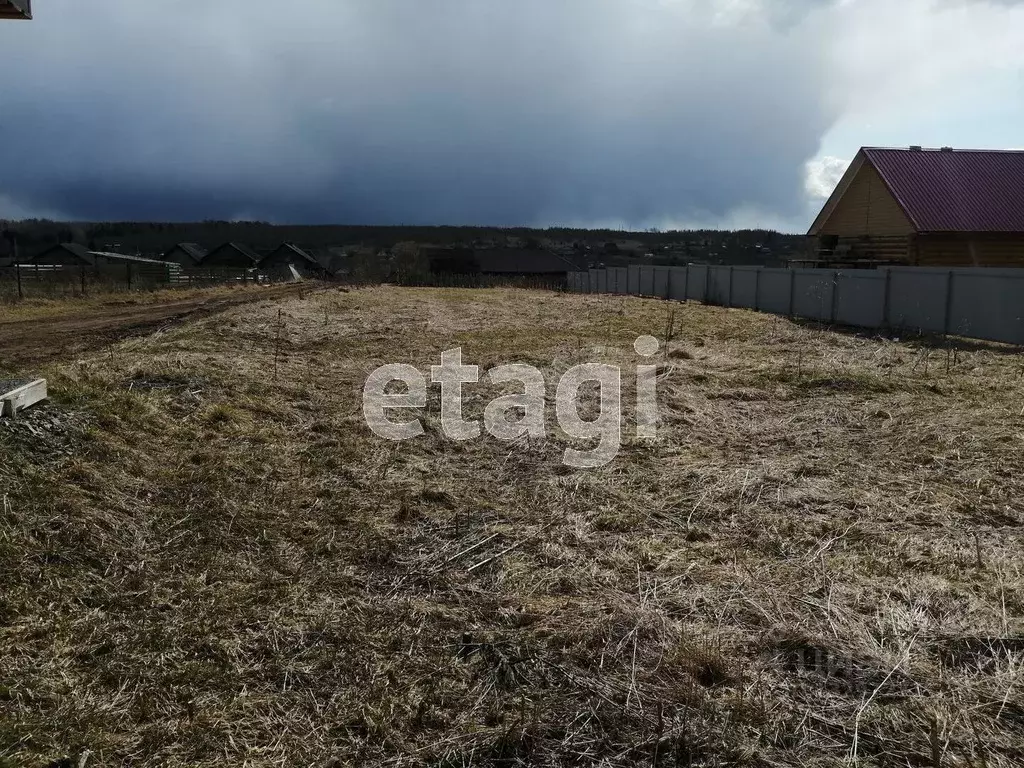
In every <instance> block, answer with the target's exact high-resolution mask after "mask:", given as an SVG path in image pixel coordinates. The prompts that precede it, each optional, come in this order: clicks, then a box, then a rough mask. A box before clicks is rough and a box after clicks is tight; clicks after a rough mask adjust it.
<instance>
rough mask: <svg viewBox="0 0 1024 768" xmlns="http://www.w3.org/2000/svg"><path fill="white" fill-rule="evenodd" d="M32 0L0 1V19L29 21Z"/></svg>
mask: <svg viewBox="0 0 1024 768" xmlns="http://www.w3.org/2000/svg"><path fill="white" fill-rule="evenodd" d="M31 18H32V0H0V19H31Z"/></svg>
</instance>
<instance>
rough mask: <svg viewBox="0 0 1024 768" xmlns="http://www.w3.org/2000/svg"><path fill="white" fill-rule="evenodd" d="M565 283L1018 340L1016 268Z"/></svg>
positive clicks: (612, 277) (637, 272)
mask: <svg viewBox="0 0 1024 768" xmlns="http://www.w3.org/2000/svg"><path fill="white" fill-rule="evenodd" d="M568 290H569V291H570V292H575V293H610V294H621V295H632V296H653V297H658V298H663V299H673V300H676V301H703V302H705V303H707V304H717V305H720V306H724V307H745V308H749V309H756V310H759V311H762V312H771V313H774V314H779V315H788V316H791V317H801V318H807V319H810V320H818V321H820V322H823V323H829V324H832V325H849V326H858V327H863V328H879V329H888V330H903V331H911V332H919V333H943V334H955V335H958V336H967V337H970V338H975V339H987V340H991V341H1003V342H1008V343H1011V344H1024V269H985V268H978V269H970V268H967V269H936V268H928V267H887V268H883V269H877V270H867V269H857V270H836V269H773V268H769V267H728V266H708V265H704V264H691V265H689V266H686V267H646V266H631V267H610V268H607V269H591V270H590V271H588V272H572V273H570V274H569V280H568Z"/></svg>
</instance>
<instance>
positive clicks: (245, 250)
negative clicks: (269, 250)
mask: <svg viewBox="0 0 1024 768" xmlns="http://www.w3.org/2000/svg"><path fill="white" fill-rule="evenodd" d="M225 249H231V250H234V251H238V252H239V253H240V254H242V255H243V256H246V257H248V258H249V260H250V261H252V263H253V264H254V265H255V264H258V263H259V262H260V261H261V260H262V259H263V257H262V256H260V255H259V254H258V253H256V251H254V250H253V249H252V248H250V247H249V246H247V245H242V244H241V243H224V245H221V246H218V247H216V248H214V249H213V250H212V251H210V252H209V253H208V254H206V256H205V257H204V260H205V259H206V258H209V257H210V256H213V254H215V253H220V252H221V251H223V250H225Z"/></svg>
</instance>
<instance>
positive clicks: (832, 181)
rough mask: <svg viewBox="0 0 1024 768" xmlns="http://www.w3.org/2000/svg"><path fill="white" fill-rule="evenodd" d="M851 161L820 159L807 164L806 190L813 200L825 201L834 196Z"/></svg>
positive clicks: (839, 158)
mask: <svg viewBox="0 0 1024 768" xmlns="http://www.w3.org/2000/svg"><path fill="white" fill-rule="evenodd" d="M849 167H850V161H849V160H848V159H845V158H842V157H830V156H829V155H826V156H825V157H819V158H816V159H814V160H810V161H808V163H807V175H806V177H805V180H804V189H805V190H806V191H807V195H808V196H809V197H810V198H811V199H812V200H825V199H827V198H829V197H830V196H831V195H832V192H833V190H835V188H836V185H837V184H839V180H840V179H842V178H843V174H844V173H846V169H847V168H849Z"/></svg>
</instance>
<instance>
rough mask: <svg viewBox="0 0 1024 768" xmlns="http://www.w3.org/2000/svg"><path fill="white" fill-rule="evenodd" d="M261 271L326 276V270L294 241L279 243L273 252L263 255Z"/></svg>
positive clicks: (302, 275) (303, 275) (301, 275)
mask: <svg viewBox="0 0 1024 768" xmlns="http://www.w3.org/2000/svg"><path fill="white" fill-rule="evenodd" d="M259 267H260V270H261V271H263V272H279V273H282V274H286V275H287V274H288V273H290V274H291V275H297V276H299V277H313V278H316V277H326V276H327V270H326V269H324V267H323V266H322V265H321V264H320V262H319V261H317V260H316V258H315V257H314V256H313V254H312V253H310V252H309V251H306V250H303V249H302V248H300V247H299V246H297V245H295V244H294V243H281V245H280V246H278V248H277V249H276V250H275V251H274V252H273V253H270V254H268V255H267V256H264V257H263V260H262V261H261V262H260V264H259Z"/></svg>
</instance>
